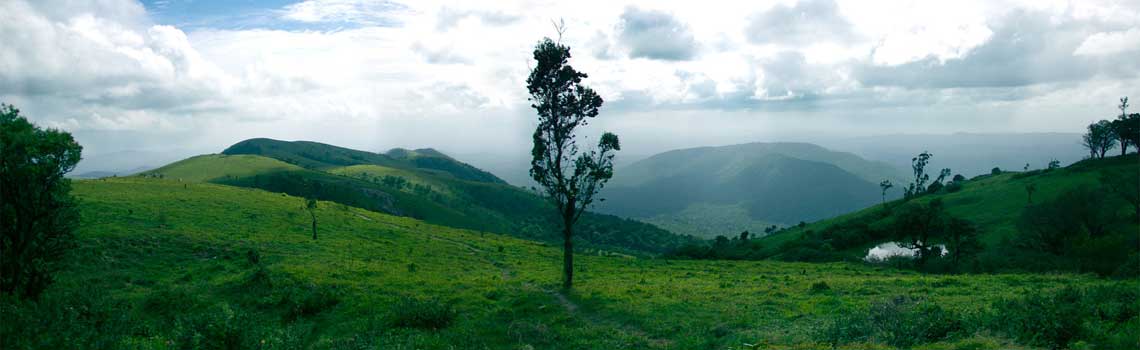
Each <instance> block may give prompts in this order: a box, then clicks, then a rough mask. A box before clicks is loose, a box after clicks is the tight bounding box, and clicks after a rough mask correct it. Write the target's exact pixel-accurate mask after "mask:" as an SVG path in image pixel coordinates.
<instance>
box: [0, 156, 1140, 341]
mask: <svg viewBox="0 0 1140 350" xmlns="http://www.w3.org/2000/svg"><path fill="white" fill-rule="evenodd" d="M73 188H74V189H73V192H74V194H75V195H76V196H77V197H78V198H79V199H80V203H81V206H80V208H79V209H80V214H81V218H82V225H81V226H80V228H79V230H78V232H77V234H76V235H77V236H76V244H77V247H76V248H75V249H74V250H73V251H72V252H71V253H70V254H68V255H67V256H66V258H65V260H64V265H65V266H64V269H63V270H62V272H61V273H60V274H58V275H57V276H56V277H57V278H56V283H55V284H54V285H52V286H51V287H50V288H49V289H48V290H47V291H46V293H45V295H44V296H43V298H42V299H41V300H39V301H37V302H30V301H27V302H21V301H18V300H12V299H9V298H0V313H2V314H3V315H4V320H5V322H3V323H2V324H0V342H2V343H3V344H4V348H6V349H34V348H74V347H82V348H93V349H119V348H131V349H251V348H260V349H616V348H623V349H695V348H707V349H742V348H743V349H748V348H753V349H755V348H769V349H818V348H832V347H833V346H838V348H841V349H890V348H896V347H897V348H908V349H928V350H934V349H1028V348H1045V347H1050V346H1052V344H1054V343H1051V342H1052V341H1055V339H1064V342H1063V343H1061V345H1060V346H1059V347H1067V345H1068V344H1069V343H1070V342H1077V341H1080V342H1081V343H1079V344H1078V345H1088V346H1092V347H1096V348H1134V347H1136V346H1137V345H1140V344H1137V343H1136V339H1137V337H1136V335H1137V334H1140V322H1138V321H1140V319H1138V318H1137V317H1138V316H1137V310H1136V305H1135V303H1134V301H1135V298H1136V297H1137V295H1136V291H1137V290H1140V284H1137V282H1136V280H1128V281H1111V280H1105V279H1097V278H1094V277H1092V276H1089V275H1069V274H1047V275H1028V274H993V275H976V276H968V277H967V276H926V275H921V274H917V273H914V272H910V271H897V270H891V269H883V268H878V267H870V266H866V265H861V264H849V263H831V264H807V263H784V262H741V261H736V262H733V261H670V260H659V259H643V258H637V257H630V256H616V255H613V254H607V253H605V252H600V251H593V250H585V251H581V252H580V253H579V258H578V259H577V260H578V261H577V262H578V265H577V266H578V271H579V272H578V273H577V278H578V279H577V281H578V283H577V285H576V289H575V290H574V291H573V292H569V293H561V292H557V291H556V290H555V288H557V285H558V278H559V276H558V272H559V271H560V270H559V265H558V264H559V263H560V261H561V260H560V251H559V250H558V248H556V247H551V246H547V245H545V244H542V243H538V242H533V241H527V240H521V239H517V238H513V237H508V236H504V235H498V234H493V233H483V232H476V231H468V230H460V229H453V228H448V227H442V226H436V225H431V224H428V223H425V222H422V221H418V220H414V219H410V218H405V217H396V216H391V215H385V214H380V213H375V212H371V211H366V210H362V209H359V208H354V207H348V206H344V205H340V204H337V203H331V202H319V203H318V205H317V209H316V215H317V218H318V221H319V235H320V237H319V239H318V240H315V241H314V240H311V239H310V235H309V232H308V230H309V226H308V225H309V217H308V214H307V213H306V212H305V211H304V209H303V200H302V199H301V198H298V197H292V196H288V195H282V194H277V193H271V192H267V191H262V190H256V189H248V188H238V187H232V186H222V185H216V184H209V183H187V182H185V181H177V180H175V179H171V178H169V177H168V178H166V179H155V178H140V177H133V178H112V179H101V180H89V181H78V182H76V183H75V184H74V187H73ZM1053 298H1065V299H1063V300H1065V302H1053V300H1062V299H1053ZM1058 315H1065V316H1066V317H1065V318H1061V319H1056V318H1054V317H1059V316H1058ZM1098 315H1106V316H1098ZM1043 317H1045V318H1043ZM1039 319H1040V320H1042V321H1041V322H1043V323H1033V322H1038V321H1037V320H1039ZM1011 320H1020V321H1018V322H1013V321H1011ZM1054 321H1056V322H1057V323H1054ZM1019 322H1025V324H1027V325H1028V327H1029V328H1028V329H1023V328H1018V327H1017V326H1016V325H1017V324H1021V323H1019ZM1044 322H1049V323H1044ZM1066 322H1075V323H1066ZM893 325H895V326H899V327H897V328H892V327H894V326H893ZM1035 325H1038V326H1035ZM902 326H905V327H902ZM1058 327H1060V328H1058ZM1037 328H1040V329H1037ZM1053 330H1064V331H1065V334H1067V335H1071V338H1069V337H1068V336H1066V337H1064V338H1059V337H1058V336H1057V335H1056V334H1058V333H1055V332H1053Z"/></svg>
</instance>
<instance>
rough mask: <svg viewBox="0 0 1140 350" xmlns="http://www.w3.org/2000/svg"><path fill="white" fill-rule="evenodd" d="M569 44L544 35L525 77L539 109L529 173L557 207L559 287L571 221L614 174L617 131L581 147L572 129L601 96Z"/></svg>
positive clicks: (568, 281) (565, 283)
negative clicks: (586, 80)
mask: <svg viewBox="0 0 1140 350" xmlns="http://www.w3.org/2000/svg"><path fill="white" fill-rule="evenodd" d="M569 59H570V47H568V46H565V45H562V44H561V43H558V42H555V41H553V40H550V39H549V38H546V39H543V40H542V41H541V42H539V43H538V45H536V46H535V49H534V60H535V63H536V65H535V67H534V69H533V70H531V72H530V77H528V78H527V80H526V83H527V90H528V91H529V92H530V101H531V103H532V104H531V107H533V108H534V109H535V111H537V112H538V127H536V128H535V130H534V148H532V149H531V156H532V159H531V168H530V176H531V178H533V179H534V181H535V182H538V183H539V184H541V185H542V188H543V189H544V190H545V192H544V195H545V197H546V198H547V199H549V200H550V201H551V202H552V203H553V204H554V207H555V208H556V209H557V211H558V215H559V217H560V219H561V224H562V239H563V245H562V255H563V260H562V264H563V266H562V288H564V289H570V288H572V287H573V283H574V282H573V281H574V245H573V237H574V224H575V223H576V222H577V221H578V218H580V217H581V216H582V213H583V212H584V211H585V210H586V208H588V207H589V206H590V205H591V204H592V203H593V202H594V196H595V195H596V194H597V193H598V191H600V190H601V189H602V187H603V186H605V183H606V181H608V180H609V179H610V178H611V177H613V174H614V172H613V158H614V152H615V151H618V150H620V149H621V145H620V143H619V142H618V137H617V135H614V134H611V133H608V132H607V133H603V134H602V137H601V138H600V140H598V146H597V149H596V150H591V151H585V152H580V151H579V148H578V143H577V135H576V134H575V130H576V129H577V128H578V127H582V126H585V125H586V124H587V123H588V122H589V119H590V118H594V117H597V116H598V109H599V108H601V107H602V97H601V96H599V95H598V94H597V93H595V92H594V90H593V89H590V88H589V87H586V86H584V85H582V79H584V78H586V77H587V76H586V74H585V73H581V72H578V71H576V70H574V68H573V67H571V66H570V65H569V64H568V60H569Z"/></svg>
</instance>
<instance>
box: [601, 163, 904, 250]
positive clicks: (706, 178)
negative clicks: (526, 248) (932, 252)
mask: <svg viewBox="0 0 1140 350" xmlns="http://www.w3.org/2000/svg"><path fill="white" fill-rule="evenodd" d="M900 178H901V174H900V173H899V172H898V171H897V170H895V169H893V168H891V167H890V166H888V165H886V164H883V163H878V162H870V161H866V160H862V159H860V158H859V157H856V156H854V155H852V154H849V153H842V152H834V151H829V150H827V149H824V148H822V147H819V146H815V145H811V144H803V143H751V144H743V145H734V146H724V147H703V148H692V149H683V150H676V151H670V152H665V153H661V154H658V155H655V156H652V157H649V158H647V159H645V160H642V161H638V162H636V163H634V164H631V165H629V166H626V167H623V168H621V169H618V170H617V171H616V172H615V177H614V181H613V183H612V184H611V185H609V186H608V187H607V189H606V190H605V192H604V193H603V194H604V197H605V198H606V201H605V202H604V203H603V204H602V205H600V206H599V210H600V211H603V212H606V213H611V214H615V215H620V216H627V217H633V218H638V219H642V220H645V221H647V222H651V223H654V224H658V225H660V226H662V227H666V228H669V229H671V230H674V231H675V232H679V233H686V234H692V235H696V236H701V237H705V238H711V237H714V236H717V235H735V234H737V233H739V232H741V231H745V230H747V231H751V232H753V233H756V234H759V233H761V232H764V229H765V228H766V227H768V226H770V225H773V224H775V225H781V226H786V225H791V224H795V223H798V222H800V221H814V220H818V219H822V218H826V217H832V216H836V215H840V214H843V213H847V212H850V211H852V210H857V209H861V208H864V207H867V206H869V205H871V204H874V203H877V202H879V201H880V191H879V187H878V182H879V181H881V180H885V179H886V180H891V181H892V182H895V183H899V182H901V181H902V180H900Z"/></svg>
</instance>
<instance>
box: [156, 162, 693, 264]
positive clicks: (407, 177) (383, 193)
mask: <svg viewBox="0 0 1140 350" xmlns="http://www.w3.org/2000/svg"><path fill="white" fill-rule="evenodd" d="M301 144H302V145H304V146H305V147H306V148H305V149H306V152H315V153H319V154H325V151H323V150H327V153H328V154H330V155H335V154H339V153H337V152H346V153H345V154H349V155H350V156H348V157H347V158H345V159H347V160H345V159H340V158H335V157H333V158H321V159H323V160H325V161H326V162H325V163H323V164H334V163H345V162H349V161H348V160H351V159H352V155H358V153H352V152H359V151H354V150H348V149H342V148H338V147H333V146H328V145H323V146H327V147H323V148H322V147H318V145H321V144H315V143H301ZM288 145H292V143H290V144H288ZM247 147H252V146H251V145H250V143H249V141H246V142H243V143H242V144H239V145H235V146H233V147H230V149H231V150H232V149H234V148H238V149H241V148H247ZM259 147H263V148H266V149H275V150H280V149H281V148H280V147H276V148H270V147H269V146H264V145H262V146H259ZM362 153H366V152H362ZM413 153H414V154H413ZM271 154H273V155H276V156H280V157H283V158H282V159H275V158H269V157H264V156H259V155H252V154H234V155H228V154H215V155H203V156H198V157H193V158H189V159H186V160H183V161H180V162H176V163H173V164H170V165H168V166H165V167H162V168H159V169H155V170H153V171H149V172H146V173H143V174H142V176H146V177H162V178H167V179H177V180H181V181H192V182H211V183H217V184H226V185H233V186H241V187H250V188H259V189H263V190H266V191H271V192H279V193H285V194H289V195H294V196H308V195H312V196H314V197H316V198H317V199H321V200H327V201H334V202H338V203H342V204H345V205H349V206H355V207H360V208H364V209H368V210H373V211H379V212H384V213H388V214H393V215H400V216H407V217H412V218H417V219H422V220H424V221H427V222H430V223H433V224H437V225H444V226H451V227H458V228H467V229H476V230H483V231H489V232H498V233H505V234H509V235H513V236H516V237H524V238H529V239H535V240H543V241H549V242H554V241H558V240H559V239H560V238H561V235H560V231H559V230H558V227H557V221H554V220H553V213H554V209H553V208H551V206H550V204H549V203H547V202H546V201H544V200H542V199H541V198H540V197H538V196H536V195H534V194H532V193H530V192H528V191H525V190H523V189H520V188H516V187H513V186H510V185H507V184H502V183H499V182H495V181H475V180H464V179H461V178H457V177H456V176H455V175H454V174H453V173H452V172H448V171H445V170H440V169H436V168H418V167H406V166H399V165H392V166H383V165H376V164H356V165H347V166H332V165H326V166H325V167H323V168H318V167H311V168H305V167H301V166H297V165H293V164H290V163H287V162H285V160H289V159H294V158H289V157H286V156H282V155H281V154H280V153H272V152H271ZM385 157H387V156H385ZM441 157H446V156H445V155H442V154H441V153H438V152H435V151H430V150H417V151H401V152H398V154H395V155H394V156H393V157H390V158H385V159H395V160H401V161H403V160H405V159H427V158H433V159H442V158H441ZM357 158H361V159H365V160H368V158H366V157H365V156H359V157H357ZM331 159H339V160H331ZM448 159H450V158H448ZM453 170H454V169H453ZM396 180H398V181H396ZM575 234H576V235H577V236H578V237H580V238H582V239H583V241H584V242H583V244H586V245H587V246H593V247H599V248H606V249H623V250H626V251H628V252H630V253H636V252H639V251H640V252H663V251H667V250H669V249H672V248H675V247H677V246H680V245H683V244H685V243H689V242H691V241H692V240H693V239H692V238H691V237H686V236H680V235H676V234H673V233H671V232H669V231H665V230H662V229H660V228H657V227H655V226H653V225H649V224H645V223H642V222H638V221H633V220H626V219H621V218H618V217H615V216H610V215H600V214H595V213H587V214H585V215H584V216H583V217H582V219H581V222H580V225H579V227H578V229H577V230H576V232H575Z"/></svg>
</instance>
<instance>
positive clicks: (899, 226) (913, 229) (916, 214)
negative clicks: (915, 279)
mask: <svg viewBox="0 0 1140 350" xmlns="http://www.w3.org/2000/svg"><path fill="white" fill-rule="evenodd" d="M945 232H946V219H945V215H944V213H943V206H942V200H941V199H937V198H936V199H934V200H932V201H930V203H926V204H923V203H915V202H911V203H908V204H906V205H905V206H903V207H902V208H900V210H899V214H898V215H897V216H895V219H894V222H893V224H892V227H891V233H892V235H893V237H894V239H895V242H897V243H898V244H899V246H902V247H906V248H910V249H914V250H915V251H916V254H917V255H918V259H917V260H915V265H916V266H918V267H920V268H921V267H922V266H924V265H925V264H926V262H927V261H928V260H930V258H932V257H935V256H938V255H939V254H941V249H935V248H936V246H935V245H934V244H933V240H936V239H940V238H942V236H943V234H944V233H945Z"/></svg>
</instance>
